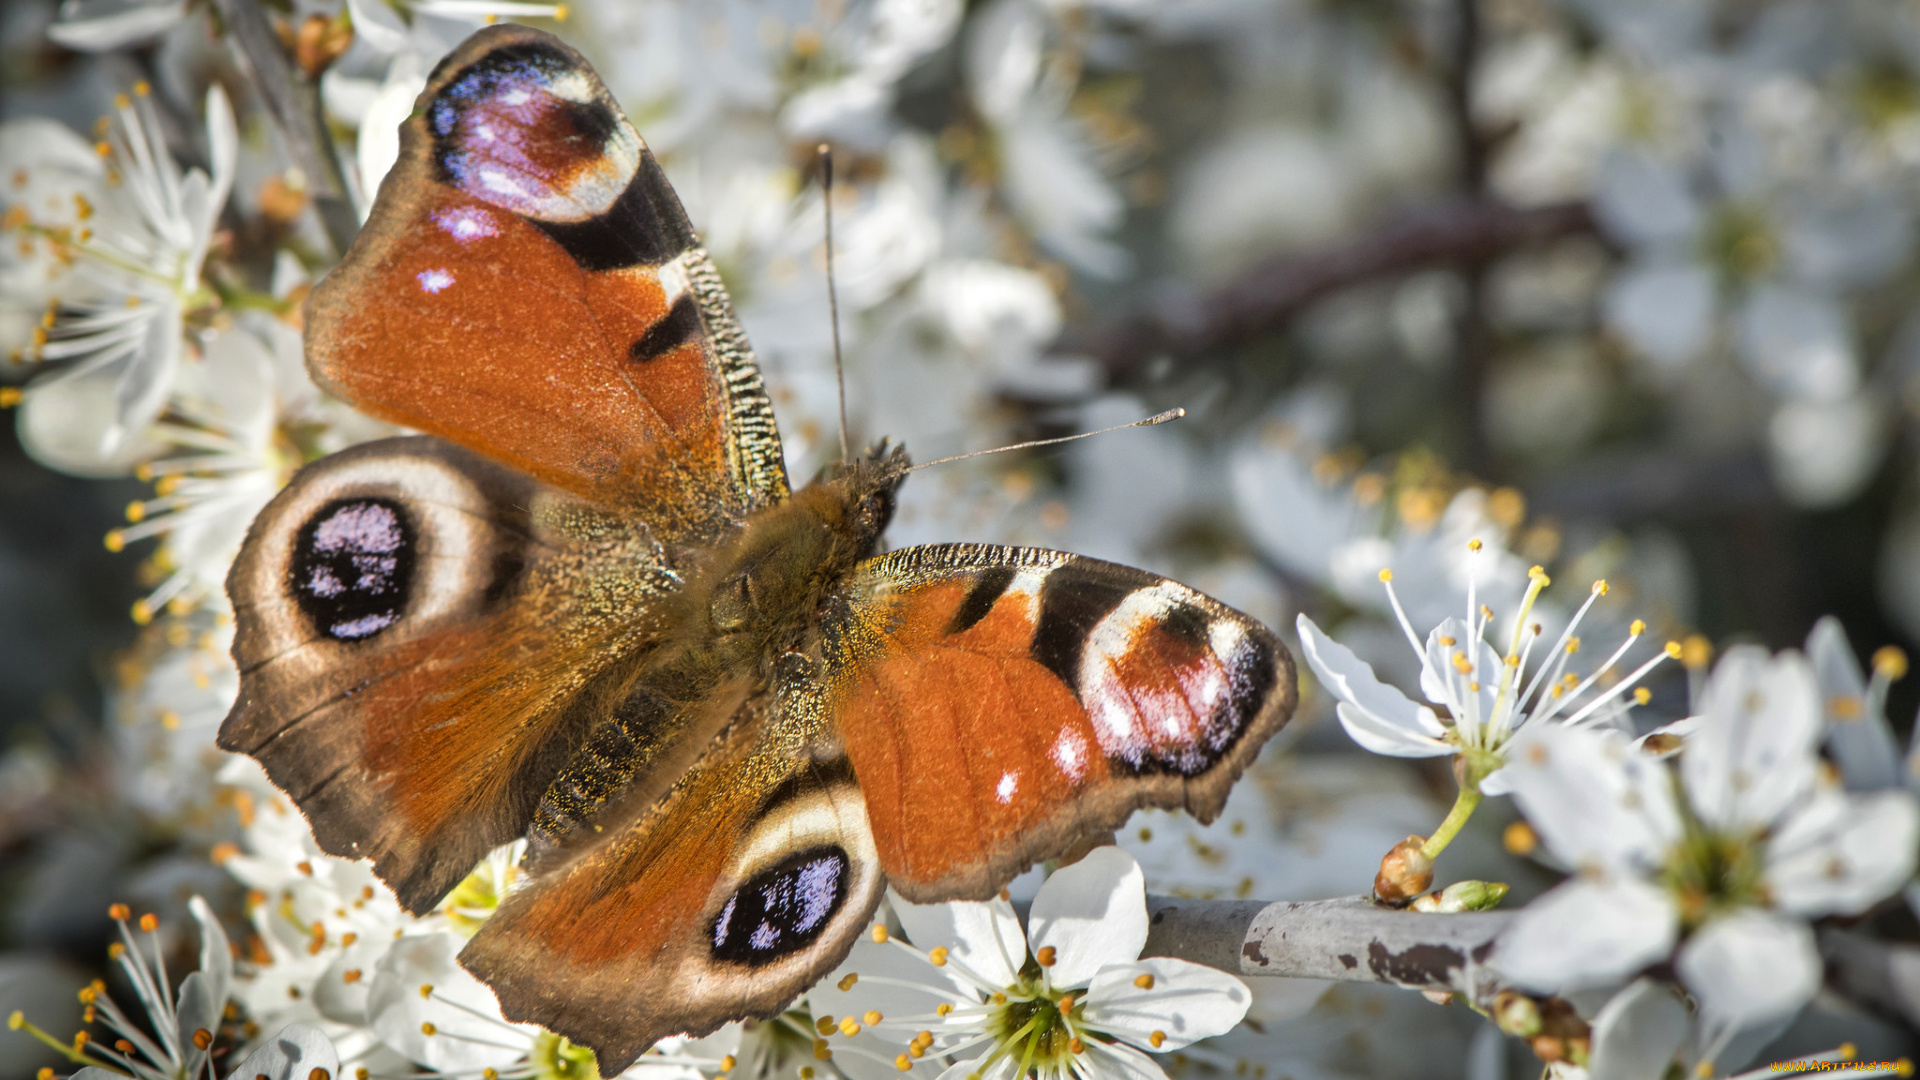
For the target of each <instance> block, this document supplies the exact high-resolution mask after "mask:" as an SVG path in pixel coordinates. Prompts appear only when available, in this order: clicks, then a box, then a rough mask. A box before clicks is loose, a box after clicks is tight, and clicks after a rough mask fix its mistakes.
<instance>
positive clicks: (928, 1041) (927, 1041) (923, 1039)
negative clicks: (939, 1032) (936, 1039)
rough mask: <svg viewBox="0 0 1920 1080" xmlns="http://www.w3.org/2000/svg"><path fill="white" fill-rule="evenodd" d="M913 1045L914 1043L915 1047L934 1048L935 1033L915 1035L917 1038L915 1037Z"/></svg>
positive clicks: (926, 1032)
mask: <svg viewBox="0 0 1920 1080" xmlns="http://www.w3.org/2000/svg"><path fill="white" fill-rule="evenodd" d="M913 1043H914V1045H915V1046H923V1047H924V1046H932V1045H933V1032H931V1031H923V1032H921V1033H920V1034H918V1035H915V1036H914V1037H913Z"/></svg>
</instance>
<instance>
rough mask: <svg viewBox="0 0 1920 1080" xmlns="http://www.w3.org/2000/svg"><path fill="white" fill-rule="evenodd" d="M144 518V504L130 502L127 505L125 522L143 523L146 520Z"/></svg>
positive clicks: (145, 508)
mask: <svg viewBox="0 0 1920 1080" xmlns="http://www.w3.org/2000/svg"><path fill="white" fill-rule="evenodd" d="M146 516H147V507H146V504H145V503H140V502H130V503H128V504H127V520H128V521H131V522H134V523H135V524H138V523H139V522H141V521H144V520H145V519H146Z"/></svg>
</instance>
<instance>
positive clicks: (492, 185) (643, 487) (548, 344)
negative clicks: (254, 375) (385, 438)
mask: <svg viewBox="0 0 1920 1080" xmlns="http://www.w3.org/2000/svg"><path fill="white" fill-rule="evenodd" d="M698 245H699V241H698V238H697V237H695V235H694V233H693V229H692V227H691V226H690V225H689V224H688V222H687V218H686V214H685V212H684V211H683V210H682V209H681V207H680V203H679V200H678V199H676V198H675V197H674V194H673V190H672V188H671V187H670V186H669V185H668V183H667V180H666V177H665V175H664V174H663V173H662V172H661V171H660V167H659V165H658V164H657V163H656V162H655V161H654V158H653V155H652V153H651V152H650V151H648V149H647V147H646V144H645V143H643V142H642V141H641V139H640V136H639V134H638V133H636V132H635V131H634V129H633V126H632V125H631V124H629V123H628V122H627V119H626V117H625V116H623V115H622V114H621V112H620V109H619V106H618V105H616V104H615V103H614V101H613V99H612V98H611V97H610V96H609V95H608V94H607V91H606V88H605V87H603V86H602V85H601V83H600V80H599V78H598V77H597V76H596V75H595V74H594V73H593V70H592V68H590V67H589V66H588V65H587V63H586V61H585V60H584V59H582V58H581V57H580V55H579V54H578V53H576V52H574V51H573V50H572V49H570V48H568V47H567V46H566V45H564V44H562V43H561V42H560V41H559V40H558V39H557V38H554V37H552V36H550V35H548V34H544V33H541V32H540V31H537V30H531V29H528V28H525V27H517V26H497V27H493V28H490V29H487V30H483V31H481V32H480V33H478V34H475V35H474V36H473V37H471V38H469V39H468V40H467V42H466V43H465V44H464V45H462V46H461V47H460V48H459V49H458V50H456V51H455V52H454V53H453V54H452V55H451V56H449V57H448V58H447V59H446V60H444V61H442V63H441V64H440V66H439V67H438V68H437V69H436V70H435V71H434V73H433V77H432V78H431V79H429V80H428V83H427V88H426V90H425V91H424V92H423V93H422V94H421V96H420V99H419V103H418V105H417V106H416V108H415V112H414V115H413V116H412V117H411V118H410V119H408V121H407V122H406V124H405V125H404V126H403V128H402V130H401V154H400V160H399V163H398V164H397V165H396V166H395V167H394V169H393V171H392V172H391V173H390V174H389V175H388V176H387V178H386V181H385V182H384V183H383V184H382V185H381V189H380V198H379V200H378V202H377V203H376V204H375V208H374V212H373V216H372V218H371V220H369V221H368V223H367V226H366V228H365V229H364V230H363V231H362V233H361V234H360V237H359V239H358V240H357V241H356V242H355V243H354V246H353V250H352V251H351V252H349V253H348V256H347V258H346V260H345V261H343V262H342V263H341V264H340V266H339V267H338V268H337V269H335V270H334V271H333V272H332V273H331V274H329V275H328V276H327V278H326V279H325V280H324V281H323V282H321V284H320V286H319V287H318V288H317V289H315V291H314V294H313V299H312V303H311V305H310V307H309V310H308V335H307V358H308V363H309V366H310V367H311V368H312V370H313V373H314V377H315V378H316V379H317V380H318V381H319V382H320V383H321V385H323V386H325V387H326V388H327V389H329V390H331V391H333V392H335V393H337V394H339V395H340V396H342V397H344V398H346V399H347V400H349V401H352V402H353V403H354V404H356V405H358V406H360V407H361V408H363V409H365V410H366V411H368V412H370V413H373V414H374V415H377V416H380V417H382V418H384V419H387V420H391V421H393V422H395V423H400V424H405V425H407V426H409V427H413V428H417V429H419V430H422V431H426V432H430V433H432V434H435V435H440V436H442V437H444V438H447V439H451V440H453V441H454V442H457V443H460V444H462V445H464V446H467V447H469V448H471V449H474V450H477V451H479V452H481V453H483V454H485V455H487V456H488V457H491V458H493V459H494V460H496V461H500V462H502V463H504V464H507V465H511V466H513V467H514V468H516V469H519V470H521V471H523V472H526V473H527V474H529V475H531V476H533V477H536V478H538V479H539V480H541V481H543V482H545V483H548V484H552V485H554V486H556V487H559V488H562V489H565V490H567V491H571V492H574V493H575V494H578V495H581V496H584V497H586V498H589V499H592V500H594V501H597V502H601V503H605V504H608V505H615V506H625V507H628V508H631V509H633V510H634V511H635V512H637V513H640V514H642V515H644V516H645V517H647V519H648V520H649V521H651V522H652V523H653V524H654V526H655V528H656V529H659V530H661V531H662V533H663V534H666V535H679V534H682V533H686V532H690V531H698V530H700V529H702V528H703V527H705V526H707V525H709V524H710V523H711V522H712V521H713V520H714V519H716V518H719V519H727V518H732V519H736V520H737V519H738V518H739V517H740V516H741V515H743V514H745V513H746V512H748V511H751V510H753V509H755V508H757V507H759V506H763V505H767V504H769V503H772V502H777V501H779V500H780V499H783V498H785V497H786V494H787V480H786V473H785V469H784V466H783V464H782V462H781V452H780V440H779V435H778V433H777V431H776V430H775V428H774V423H773V414H772V408H771V405H770V404H769V403H768V401H767V397H766V393H765V391H764V389H763V387H762V385H761V381H760V376H759V371H758V369H757V368H756V367H755V365H754V360H753V354H752V352H751V351H750V349H749V348H748V346H747V344H746V339H745V336H744V335H743V334H741V332H740V330H739V327H738V325H737V323H736V322H735V319H734V315H733V310H732V305H731V303H730V301H729V300H728V298H727V295H726V290H725V289H724V288H723V287H722V286H721V284H720V279H719V275H718V273H717V272H716V271H715V270H714V267H713V264H712V263H711V262H710V261H709V260H708V258H707V256H706V253H705V252H704V251H703V250H701V249H700V247H699V246H698Z"/></svg>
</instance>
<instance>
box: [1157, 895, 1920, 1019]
mask: <svg viewBox="0 0 1920 1080" xmlns="http://www.w3.org/2000/svg"><path fill="white" fill-rule="evenodd" d="M1147 913H1148V926H1149V930H1148V933H1147V947H1146V949H1145V950H1144V951H1143V954H1142V955H1145V956H1171V957H1178V958H1179V959H1182V960H1191V961H1193V962H1194V963H1197V964H1206V965H1207V966H1209V967H1214V968H1219V969H1220V970H1222V971H1228V972H1233V973H1235V974H1238V975H1273V976H1285V977H1290V978H1297V979H1330V980H1336V981H1340V982H1378V983H1387V984H1389V985H1391V986H1401V987H1406V988H1407V989H1409V990H1442V991H1451V992H1453V993H1456V994H1459V995H1461V996H1462V997H1464V998H1466V999H1467V1000H1468V1001H1471V1002H1473V1003H1474V1004H1476V1005H1479V1006H1481V1007H1482V1008H1485V1007H1486V1006H1488V1005H1489V1004H1491V1003H1492V1001H1493V999H1494V997H1495V996H1496V995H1498V994H1499V993H1500V991H1501V990H1503V989H1505V987H1503V986H1502V985H1501V984H1500V982H1499V979H1498V977H1497V976H1496V975H1495V974H1494V973H1493V971H1492V970H1491V969H1490V968H1489V967H1488V966H1487V964H1486V960H1487V958H1488V957H1489V956H1491V955H1492V953H1493V949H1494V946H1495V945H1496V944H1497V943H1498V942H1499V939H1500V935H1501V934H1502V933H1504V932H1505V930H1506V928H1507V927H1508V926H1510V925H1511V924H1512V922H1513V915H1514V913H1513V912H1508V911H1482V912H1463V913H1460V914H1456V915H1429V914H1421V913H1419V912H1413V911H1396V910H1393V909H1391V908H1385V907H1381V906H1380V905H1378V904H1375V903H1374V902H1373V901H1371V900H1369V899H1368V898H1366V897H1364V896H1349V897H1342V898H1340V899H1337V900H1310V901H1300V902H1289V901H1284V900H1282V901H1276V902H1272V903H1269V902H1266V901H1262V900H1185V899H1180V898H1177V897H1172V896H1149V897H1147ZM1820 951H1821V954H1822V955H1823V956H1824V957H1825V959H1826V965H1827V983H1828V985H1829V986H1831V987H1832V988H1833V989H1834V990H1836V991H1838V992H1839V993H1841V994H1843V995H1845V996H1846V997H1848V998H1850V999H1852V1000H1853V1001H1855V1002H1858V1003H1859V1004H1860V1005H1862V1006H1864V1007H1866V1008H1869V1009H1872V1010H1873V1011H1875V1012H1878V1013H1880V1014H1881V1015H1883V1016H1886V1017H1888V1018H1889V1019H1892V1020H1895V1021H1898V1022H1900V1023H1903V1024H1906V1025H1908V1026H1909V1027H1914V1028H1920V946H1915V945H1910V944H1899V943H1894V942H1888V941H1882V940H1879V939H1877V938H1871V937H1868V936H1866V935H1864V934H1861V933H1859V932H1857V931H1853V930H1842V929H1838V928H1834V927H1828V928H1825V929H1822V930H1821V932H1820Z"/></svg>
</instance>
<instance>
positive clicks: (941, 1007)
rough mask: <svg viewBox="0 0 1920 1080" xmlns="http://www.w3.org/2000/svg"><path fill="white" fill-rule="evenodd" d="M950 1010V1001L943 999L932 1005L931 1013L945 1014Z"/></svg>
mask: <svg viewBox="0 0 1920 1080" xmlns="http://www.w3.org/2000/svg"><path fill="white" fill-rule="evenodd" d="M952 1011H953V1004H952V1003H951V1002H946V1001H943V1002H941V1003H940V1004H938V1005H936V1006H934V1009H933V1013H934V1015H935V1016H945V1015H947V1014H948V1013H950V1012H952Z"/></svg>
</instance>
